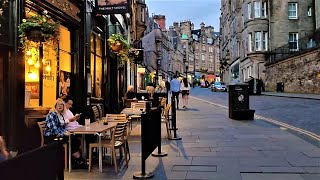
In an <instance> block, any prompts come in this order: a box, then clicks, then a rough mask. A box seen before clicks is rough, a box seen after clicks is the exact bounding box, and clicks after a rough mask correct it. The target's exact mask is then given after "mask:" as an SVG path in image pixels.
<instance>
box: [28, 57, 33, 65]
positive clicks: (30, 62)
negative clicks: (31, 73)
mask: <svg viewBox="0 0 320 180" xmlns="http://www.w3.org/2000/svg"><path fill="white" fill-rule="evenodd" d="M28 64H29V65H30V66H31V65H33V60H32V59H31V58H30V59H28Z"/></svg>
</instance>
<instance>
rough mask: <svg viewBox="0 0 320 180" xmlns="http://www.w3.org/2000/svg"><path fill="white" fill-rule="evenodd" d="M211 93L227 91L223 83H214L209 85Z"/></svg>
mask: <svg viewBox="0 0 320 180" xmlns="http://www.w3.org/2000/svg"><path fill="white" fill-rule="evenodd" d="M211 91H212V92H217V91H227V87H226V85H225V84H224V83H223V82H218V81H217V82H214V83H213V84H212V85H211Z"/></svg>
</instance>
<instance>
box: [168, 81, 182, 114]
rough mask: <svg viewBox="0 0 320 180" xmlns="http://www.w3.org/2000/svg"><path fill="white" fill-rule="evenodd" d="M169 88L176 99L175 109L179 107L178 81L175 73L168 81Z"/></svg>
mask: <svg viewBox="0 0 320 180" xmlns="http://www.w3.org/2000/svg"><path fill="white" fill-rule="evenodd" d="M170 89H171V93H172V97H173V98H176V99H177V109H179V92H180V82H179V80H178V78H177V76H176V75H174V76H173V79H172V80H171V82H170Z"/></svg>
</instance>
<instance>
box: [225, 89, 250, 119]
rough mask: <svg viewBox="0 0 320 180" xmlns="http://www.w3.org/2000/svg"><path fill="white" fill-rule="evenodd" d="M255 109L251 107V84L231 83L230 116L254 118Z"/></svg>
mask: <svg viewBox="0 0 320 180" xmlns="http://www.w3.org/2000/svg"><path fill="white" fill-rule="evenodd" d="M254 112H255V110H251V109H249V85H248V84H246V83H236V84H230V85H229V118H231V119H235V120H253V119H254Z"/></svg>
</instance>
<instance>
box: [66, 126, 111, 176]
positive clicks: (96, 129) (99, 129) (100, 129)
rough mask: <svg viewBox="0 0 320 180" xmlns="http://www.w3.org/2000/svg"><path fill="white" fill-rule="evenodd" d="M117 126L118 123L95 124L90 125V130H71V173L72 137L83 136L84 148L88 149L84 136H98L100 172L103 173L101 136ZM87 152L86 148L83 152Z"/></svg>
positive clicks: (83, 127)
mask: <svg viewBox="0 0 320 180" xmlns="http://www.w3.org/2000/svg"><path fill="white" fill-rule="evenodd" d="M116 126H117V123H116V122H110V123H108V125H104V124H103V123H102V122H100V123H99V122H94V123H91V124H90V127H89V128H86V127H85V126H81V127H78V128H76V129H72V130H69V132H70V133H71V134H70V135H69V172H71V169H72V168H71V135H72V134H82V140H83V141H82V142H83V144H84V147H86V143H85V138H84V136H85V135H86V134H94V135H98V139H99V140H98V141H99V172H100V173H102V146H101V136H103V133H104V132H105V131H107V130H110V129H112V128H114V127H116ZM83 151H84V152H85V148H84V150H83Z"/></svg>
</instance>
